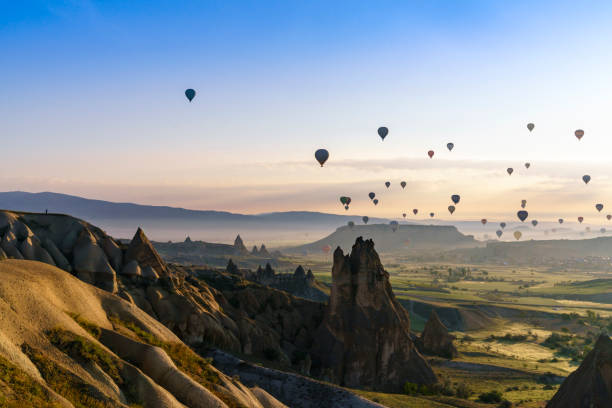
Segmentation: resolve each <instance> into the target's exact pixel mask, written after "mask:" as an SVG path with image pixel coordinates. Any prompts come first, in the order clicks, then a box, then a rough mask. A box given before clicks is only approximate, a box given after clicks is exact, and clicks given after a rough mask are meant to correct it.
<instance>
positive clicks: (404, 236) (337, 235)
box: [283, 224, 480, 253]
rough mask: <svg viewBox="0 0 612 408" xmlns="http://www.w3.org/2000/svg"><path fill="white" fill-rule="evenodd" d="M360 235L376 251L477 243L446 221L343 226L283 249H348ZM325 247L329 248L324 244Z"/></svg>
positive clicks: (434, 247)
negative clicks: (394, 228)
mask: <svg viewBox="0 0 612 408" xmlns="http://www.w3.org/2000/svg"><path fill="white" fill-rule="evenodd" d="M360 236H362V237H363V238H364V239H372V240H374V242H376V249H377V250H378V251H379V252H395V251H402V252H408V251H413V250H424V249H428V250H436V249H438V250H448V249H454V248H465V247H475V246H477V245H480V243H479V242H478V241H476V240H475V239H474V237H472V236H471V235H463V234H462V233H460V232H459V231H458V230H457V228H455V227H453V226H450V225H414V224H400V225H399V227H398V229H397V231H393V230H392V229H391V226H390V225H388V224H373V225H355V226H353V227H349V226H348V225H347V226H343V227H340V228H338V229H336V231H334V232H333V233H332V234H330V235H328V236H327V237H325V238H323V239H320V240H318V241H315V242H312V243H310V244H306V245H300V246H297V247H292V248H287V249H283V251H284V252H293V253H303V252H307V253H321V251H322V250H324V249H325V247H330V248H331V249H335V248H336V247H338V246H339V247H340V248H342V249H343V250H349V249H350V248H351V246H352V245H353V243H354V242H355V239H356V238H357V237H360ZM328 249H329V248H328Z"/></svg>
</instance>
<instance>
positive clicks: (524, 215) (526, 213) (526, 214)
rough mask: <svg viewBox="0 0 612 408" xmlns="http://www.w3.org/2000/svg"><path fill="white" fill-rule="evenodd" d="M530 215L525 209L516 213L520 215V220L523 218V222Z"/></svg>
mask: <svg viewBox="0 0 612 408" xmlns="http://www.w3.org/2000/svg"><path fill="white" fill-rule="evenodd" d="M528 215H529V213H528V212H527V211H525V210H521V211H519V212H517V213H516V216H517V217H518V219H519V220H521V222H523V221H525V220H526V219H527V216H528Z"/></svg>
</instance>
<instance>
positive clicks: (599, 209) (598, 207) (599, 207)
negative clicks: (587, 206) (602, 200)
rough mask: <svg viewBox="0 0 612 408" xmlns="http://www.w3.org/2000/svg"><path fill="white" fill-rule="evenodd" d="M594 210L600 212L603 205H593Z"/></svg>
mask: <svg viewBox="0 0 612 408" xmlns="http://www.w3.org/2000/svg"><path fill="white" fill-rule="evenodd" d="M595 208H597V211H599V212H601V210H603V204H595Z"/></svg>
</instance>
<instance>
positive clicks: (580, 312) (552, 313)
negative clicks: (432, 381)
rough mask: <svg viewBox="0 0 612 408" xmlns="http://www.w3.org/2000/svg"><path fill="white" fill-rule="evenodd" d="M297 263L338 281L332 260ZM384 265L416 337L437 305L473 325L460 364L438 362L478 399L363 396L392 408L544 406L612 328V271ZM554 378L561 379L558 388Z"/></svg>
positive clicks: (386, 261) (462, 334) (386, 260)
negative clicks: (487, 397)
mask: <svg viewBox="0 0 612 408" xmlns="http://www.w3.org/2000/svg"><path fill="white" fill-rule="evenodd" d="M292 261H293V262H296V261H297V262H298V263H301V264H302V265H304V266H305V267H308V268H310V269H312V270H313V272H314V273H315V276H316V277H317V279H318V280H319V281H320V282H322V283H324V284H327V285H331V254H330V255H329V256H325V257H323V256H319V257H316V258H301V259H292ZM381 261H382V262H383V265H385V269H386V270H387V272H388V273H389V275H390V281H391V284H392V286H393V290H394V293H395V295H396V297H397V298H398V300H400V302H402V304H403V305H404V307H406V309H407V310H409V312H410V315H411V325H412V330H413V331H415V332H419V331H421V330H422V329H423V326H424V324H425V322H426V320H427V317H428V316H427V313H425V312H424V311H426V310H429V309H431V308H433V307H435V308H437V310H440V309H444V310H450V311H452V312H453V313H455V312H456V313H458V314H460V315H462V316H464V315H465V316H467V317H466V318H465V319H464V320H466V321H472V323H471V324H465V325H464V326H466V327H460V328H459V329H457V328H455V329H454V331H453V334H454V335H455V336H456V337H457V340H456V345H457V348H458V350H459V352H460V356H459V357H458V358H457V359H456V360H453V361H452V362H448V361H445V360H442V359H439V358H436V357H428V358H430V362H431V364H432V366H433V368H434V371H435V372H436V373H437V375H438V377H439V378H440V379H441V380H443V381H447V382H449V383H450V384H455V385H456V384H460V383H463V384H465V385H466V386H467V387H469V389H471V390H472V391H473V394H472V395H471V396H470V397H469V398H467V399H461V398H456V397H451V396H444V395H435V396H432V395H403V394H384V393H377V392H371V391H363V390H361V391H356V392H358V393H359V394H361V395H362V396H364V397H366V398H369V399H372V400H374V401H378V402H380V403H382V404H384V405H386V406H389V407H491V406H496V405H491V404H484V403H482V402H479V401H478V396H479V395H480V394H482V393H485V392H489V391H492V390H497V391H500V392H501V393H502V394H503V398H504V399H507V400H509V401H510V402H512V403H513V404H514V406H516V407H543V406H544V405H545V403H546V401H547V400H548V399H550V398H551V397H552V395H554V393H555V392H556V390H557V389H558V386H559V385H558V384H559V382H560V381H561V380H562V379H563V377H565V376H567V375H568V374H569V373H571V372H572V371H573V370H575V369H576V368H577V366H578V365H579V364H580V361H581V360H582V358H583V356H584V354H585V353H587V352H588V351H589V350H590V347H591V345H592V344H593V342H594V340H595V339H596V336H597V335H598V334H599V333H601V332H612V317H611V316H612V299H610V297H611V296H612V273H611V272H609V270H608V269H609V268H608V267H605V268H602V269H601V270H597V269H593V268H591V269H589V270H584V269H583V268H578V269H571V268H568V267H567V266H563V265H562V266H558V267H556V266H554V265H541V266H534V267H525V266H508V265H497V264H495V265H483V264H474V265H472V264H465V263H460V264H459V263H458V264H454V263H447V262H414V261H409V260H405V259H403V258H402V257H399V256H393V255H387V254H382V255H381ZM608 299H610V300H608ZM414 305H418V306H419V307H420V314H419V311H418V310H417V308H416V307H413V306H414ZM413 308H414V309H415V310H412V309H413ZM428 308H429V309H428ZM451 314H452V313H451ZM482 316H485V318H484V320H485V321H484V322H481V323H483V324H482V325H480V326H481V327H470V326H479V324H478V323H479V322H478V319H479V318H481V317H482ZM470 319H471V320H470ZM474 320H475V323H474ZM459 326H461V325H459ZM553 340H557V342H555V341H553ZM551 376H556V377H551ZM550 378H554V379H555V381H552V382H551V384H548V382H549V380H550Z"/></svg>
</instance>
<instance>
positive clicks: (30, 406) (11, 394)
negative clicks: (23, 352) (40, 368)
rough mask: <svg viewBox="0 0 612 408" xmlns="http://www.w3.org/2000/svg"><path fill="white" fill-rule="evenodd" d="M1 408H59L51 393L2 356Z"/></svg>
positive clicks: (0, 379)
mask: <svg viewBox="0 0 612 408" xmlns="http://www.w3.org/2000/svg"><path fill="white" fill-rule="evenodd" d="M0 406H1V407H6V408H59V407H61V405H60V404H59V403H56V402H53V401H52V400H51V397H50V395H49V392H48V391H47V390H46V389H45V388H44V387H43V386H42V385H40V384H39V383H38V382H36V381H35V380H34V379H33V378H32V377H30V376H29V375H28V374H27V373H26V372H25V371H23V370H21V369H20V368H19V367H17V366H16V365H14V364H12V363H11V362H9V361H8V360H6V359H5V358H4V357H1V356H0Z"/></svg>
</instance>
